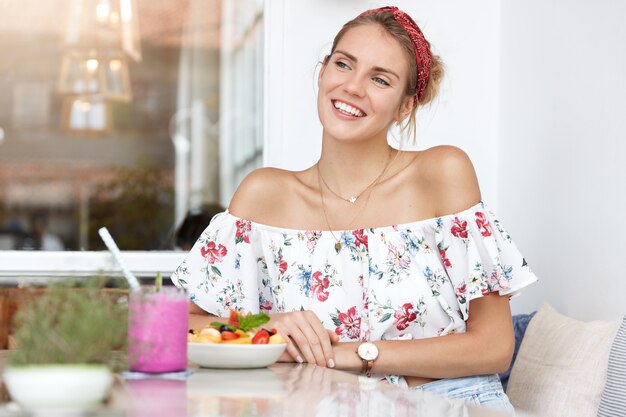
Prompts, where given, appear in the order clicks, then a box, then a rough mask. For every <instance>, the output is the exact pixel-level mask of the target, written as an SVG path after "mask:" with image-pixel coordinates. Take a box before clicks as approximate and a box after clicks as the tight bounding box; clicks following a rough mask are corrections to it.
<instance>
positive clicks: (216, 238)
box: [171, 212, 270, 316]
mask: <svg viewBox="0 0 626 417" xmlns="http://www.w3.org/2000/svg"><path fill="white" fill-rule="evenodd" d="M260 239H261V237H260V236H259V235H258V234H257V233H255V232H254V230H252V224H251V222H250V221H248V220H244V219H239V218H237V217H234V216H231V215H230V214H228V212H224V213H220V214H218V215H216V216H215V217H214V218H213V220H211V223H210V224H209V226H208V227H207V228H206V229H205V230H204V232H203V233H202V235H201V236H200V238H199V239H198V240H197V241H196V243H195V244H194V246H193V248H192V249H191V251H190V252H189V254H188V255H187V257H186V258H185V260H184V261H183V263H182V264H181V265H180V266H179V267H178V268H177V269H176V271H175V272H174V274H172V277H171V278H172V282H173V283H174V284H175V285H176V286H178V287H181V288H184V289H186V290H187V292H188V295H189V298H190V299H191V300H192V301H194V302H195V303H196V304H197V305H198V306H200V308H202V309H204V310H206V311H207V312H209V313H211V314H214V315H217V316H228V313H229V311H230V310H231V309H236V310H239V311H246V312H250V313H258V312H259V309H260V307H261V306H262V305H263V301H264V300H267V299H268V298H269V294H267V293H266V292H268V291H269V288H268V282H267V266H266V263H265V262H264V258H263V256H262V255H261V252H262V251H261V250H260V247H259V246H260V241H259V240H260ZM266 307H267V306H266ZM269 309H270V308H268V310H269Z"/></svg>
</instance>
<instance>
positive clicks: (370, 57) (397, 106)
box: [317, 24, 412, 141]
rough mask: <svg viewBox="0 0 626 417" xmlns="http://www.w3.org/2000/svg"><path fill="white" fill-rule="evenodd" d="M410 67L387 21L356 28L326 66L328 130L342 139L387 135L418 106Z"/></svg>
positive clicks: (323, 97)
mask: <svg viewBox="0 0 626 417" xmlns="http://www.w3.org/2000/svg"><path fill="white" fill-rule="evenodd" d="M408 71H409V65H408V62H407V56H406V53H405V52H404V51H403V49H402V47H401V45H400V43H399V42H398V41H396V40H395V39H394V38H392V37H391V36H390V35H389V34H387V32H386V31H385V30H384V29H383V28H382V27H381V26H379V25H377V24H367V25H362V26H357V27H355V28H352V29H350V30H349V31H348V32H346V33H345V35H344V36H343V37H342V38H341V40H340V41H339V42H338V43H337V46H336V48H335V50H334V52H333V53H332V55H331V56H330V58H329V59H328V60H327V61H326V62H325V63H324V65H323V66H322V69H321V71H320V76H319V81H318V82H319V94H318V98H317V108H318V113H319V117H320V121H321V122H322V125H323V126H324V133H325V134H326V135H329V136H331V137H333V138H335V139H337V140H342V141H359V140H368V139H372V138H378V137H384V138H385V139H386V137H387V131H388V130H389V127H390V125H391V124H392V123H393V122H395V121H399V120H401V119H402V118H403V116H404V115H406V114H407V113H408V112H409V111H410V110H411V107H412V97H406V96H405V95H404V91H405V87H406V84H407V82H408V81H407V80H408V77H407V73H408Z"/></svg>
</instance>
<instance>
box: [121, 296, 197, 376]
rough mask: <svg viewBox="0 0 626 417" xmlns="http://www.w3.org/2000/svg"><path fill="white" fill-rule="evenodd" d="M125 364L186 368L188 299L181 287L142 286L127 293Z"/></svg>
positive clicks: (144, 367) (166, 369)
mask: <svg viewBox="0 0 626 417" xmlns="http://www.w3.org/2000/svg"><path fill="white" fill-rule="evenodd" d="M129 303H130V305H129V309H128V313H129V314H128V367H129V368H130V370H131V371H135V372H146V373H160V372H178V371H183V370H185V369H186V368H187V331H188V329H187V325H188V324H187V321H188V316H187V315H188V304H187V303H188V301H187V294H186V293H185V291H184V290H181V289H179V288H176V287H170V286H164V287H161V290H160V291H159V292H156V291H155V288H154V287H142V288H141V291H137V292H132V291H131V294H130V301H129Z"/></svg>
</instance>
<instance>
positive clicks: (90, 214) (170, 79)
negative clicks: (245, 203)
mask: <svg viewBox="0 0 626 417" xmlns="http://www.w3.org/2000/svg"><path fill="white" fill-rule="evenodd" d="M262 35H263V5H262V2H261V1H253V0H241V1H240V0H235V1H227V2H222V1H219V0H177V1H166V0H43V1H41V0H1V1H0V49H1V50H2V54H1V56H0V129H1V130H0V250H2V249H4V250H6V249H43V250H63V249H66V250H98V249H103V248H104V246H103V244H102V243H101V241H100V238H99V237H98V235H97V229H98V228H99V227H101V226H107V227H108V228H109V229H110V230H111V233H112V234H113V235H114V236H116V240H117V241H118V244H119V246H120V247H121V248H122V249H125V250H154V249H171V248H172V235H173V232H174V230H175V228H176V226H177V225H179V224H180V223H181V222H182V220H183V219H184V218H185V215H186V213H187V212H188V211H190V210H191V211H201V210H202V207H206V206H207V205H210V204H214V205H215V204H219V203H220V201H223V200H222V199H224V200H225V204H227V200H228V199H229V198H230V195H231V194H232V188H233V187H234V186H235V185H236V184H237V183H238V182H239V180H240V179H241V178H242V176H243V175H245V174H246V173H247V172H249V171H250V170H251V169H253V168H255V167H258V166H260V165H261V163H262V147H263V143H262V128H261V126H262V119H261V118H262V115H263V107H262V93H263V84H262V80H263V36H262ZM223 74H228V76H224V75H223ZM235 78H236V79H237V82H236V83H233V82H232V80H233V79H235ZM235 103H236V105H235ZM226 137H228V138H230V139H229V140H228V141H224V140H223V139H224V138H226ZM233 138H236V139H233ZM220 155H222V156H223V158H222V159H220ZM233 184H235V185H233Z"/></svg>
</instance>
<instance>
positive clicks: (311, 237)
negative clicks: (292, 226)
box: [304, 230, 322, 253]
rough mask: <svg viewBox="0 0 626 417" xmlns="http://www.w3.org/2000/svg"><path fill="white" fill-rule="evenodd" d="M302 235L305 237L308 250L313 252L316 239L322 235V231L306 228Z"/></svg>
mask: <svg viewBox="0 0 626 417" xmlns="http://www.w3.org/2000/svg"><path fill="white" fill-rule="evenodd" d="M304 236H305V238H306V247H307V249H308V250H309V252H311V253H313V251H314V250H315V245H317V241H318V240H319V239H320V237H322V232H320V231H316V230H307V231H306V232H304Z"/></svg>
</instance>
